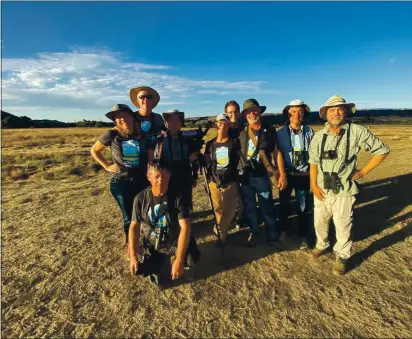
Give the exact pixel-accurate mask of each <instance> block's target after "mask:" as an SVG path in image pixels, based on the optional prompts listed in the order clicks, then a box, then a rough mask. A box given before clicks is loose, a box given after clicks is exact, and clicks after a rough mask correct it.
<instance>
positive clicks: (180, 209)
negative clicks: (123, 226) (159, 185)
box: [132, 187, 190, 245]
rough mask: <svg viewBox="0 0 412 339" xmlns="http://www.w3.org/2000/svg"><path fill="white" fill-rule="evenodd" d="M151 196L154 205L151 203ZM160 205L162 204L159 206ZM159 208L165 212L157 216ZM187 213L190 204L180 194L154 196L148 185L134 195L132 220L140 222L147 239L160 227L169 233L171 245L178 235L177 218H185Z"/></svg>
mask: <svg viewBox="0 0 412 339" xmlns="http://www.w3.org/2000/svg"><path fill="white" fill-rule="evenodd" d="M151 197H153V205H154V206H152V205H151V201H152V200H151ZM161 205H164V206H163V207H162V208H161ZM159 210H160V212H165V214H164V215H163V213H160V217H159ZM189 215H190V206H189V205H188V204H187V203H186V201H185V199H182V197H181V196H180V195H178V196H176V195H173V196H168V195H167V194H166V195H164V196H162V197H155V196H153V193H152V189H151V187H149V188H146V189H145V190H143V191H142V192H140V193H139V194H138V195H137V196H136V197H135V199H134V203H133V214H132V221H134V222H139V223H141V229H142V231H143V234H144V237H145V238H146V239H148V240H149V239H150V238H151V237H153V236H154V235H155V233H159V232H160V229H162V232H165V233H166V234H168V235H169V242H170V243H169V244H168V245H171V244H172V243H173V242H174V241H175V240H176V239H177V237H178V235H179V230H180V226H179V220H182V219H187V218H189ZM153 245H154V244H153Z"/></svg>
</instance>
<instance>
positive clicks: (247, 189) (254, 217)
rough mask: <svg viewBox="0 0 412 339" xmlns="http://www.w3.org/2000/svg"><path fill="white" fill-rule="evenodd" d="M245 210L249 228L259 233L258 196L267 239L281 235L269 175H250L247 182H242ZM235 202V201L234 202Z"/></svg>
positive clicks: (272, 239)
mask: <svg viewBox="0 0 412 339" xmlns="http://www.w3.org/2000/svg"><path fill="white" fill-rule="evenodd" d="M240 189H241V191H242V197H243V203H244V210H245V211H246V216H247V220H248V223H249V229H250V232H251V233H254V234H259V233H260V229H259V227H258V223H259V219H258V210H257V207H256V196H257V197H258V200H259V209H260V212H261V213H262V216H263V219H264V221H265V228H266V240H268V241H274V240H277V239H278V237H279V234H278V231H277V229H276V211H275V209H274V207H273V196H272V186H271V184H270V181H269V179H268V177H267V176H262V177H250V178H249V182H248V183H247V184H242V185H241V187H240ZM234 203H235V202H234Z"/></svg>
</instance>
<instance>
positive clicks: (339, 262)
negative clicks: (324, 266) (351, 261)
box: [333, 257, 347, 276]
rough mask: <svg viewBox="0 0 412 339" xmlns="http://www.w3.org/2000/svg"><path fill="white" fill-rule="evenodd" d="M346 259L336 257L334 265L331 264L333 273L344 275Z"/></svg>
mask: <svg viewBox="0 0 412 339" xmlns="http://www.w3.org/2000/svg"><path fill="white" fill-rule="evenodd" d="M346 263H347V259H342V258H340V257H336V261H335V265H333V274H335V275H339V276H340V275H344V274H345V273H346V269H347V264H346Z"/></svg>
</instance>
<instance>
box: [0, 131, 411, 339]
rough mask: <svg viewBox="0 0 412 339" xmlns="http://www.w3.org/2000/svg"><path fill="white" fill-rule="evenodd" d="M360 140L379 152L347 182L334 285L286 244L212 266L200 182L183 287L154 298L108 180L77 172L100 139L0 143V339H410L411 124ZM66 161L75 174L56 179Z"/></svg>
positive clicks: (52, 137) (27, 134)
mask: <svg viewBox="0 0 412 339" xmlns="http://www.w3.org/2000/svg"><path fill="white" fill-rule="evenodd" d="M370 128H371V130H372V131H373V132H374V133H376V134H377V135H378V136H379V137H381V138H382V139H383V141H384V142H385V143H387V144H388V145H389V146H390V147H391V149H392V153H391V154H390V156H389V157H388V158H387V159H386V160H385V161H384V162H383V163H382V164H381V166H380V167H378V168H377V169H375V170H374V171H373V172H371V173H370V174H369V175H368V176H367V177H366V178H363V179H362V180H361V181H360V182H361V184H362V191H361V193H360V194H359V195H358V200H357V203H356V212H355V213H356V215H355V224H354V239H355V244H354V255H353V257H352V259H351V270H350V272H348V273H347V274H346V275H345V276H343V277H336V276H334V275H333V274H332V265H333V255H332V253H330V254H328V255H326V256H324V257H321V258H319V259H318V260H317V261H314V260H313V259H311V258H310V256H309V255H308V253H307V252H304V251H300V250H299V249H298V241H297V239H296V237H294V236H289V237H287V239H286V240H285V243H284V248H282V249H275V248H273V247H267V246H266V245H265V244H264V239H263V238H262V239H261V241H260V243H259V244H258V246H257V247H256V248H246V247H245V246H244V245H243V240H244V237H245V234H246V230H244V229H242V230H239V231H237V230H235V229H234V230H232V234H231V239H230V240H231V244H230V245H229V246H228V248H227V250H226V254H225V260H224V261H222V260H221V259H220V251H219V250H217V249H215V248H214V244H215V241H216V238H215V236H214V235H213V234H212V215H211V212H210V208H209V205H208V200H207V198H206V194H205V193H204V190H203V187H202V185H201V182H200V183H199V185H198V187H196V189H195V191H194V205H195V210H194V212H193V215H192V227H193V232H194V234H195V235H196V238H197V240H198V242H199V247H200V250H201V251H202V260H201V262H200V263H199V266H198V269H197V277H196V280H195V281H194V282H190V283H189V282H186V281H184V280H182V281H181V283H180V284H179V285H178V286H175V287H173V288H170V289H166V290H164V291H161V292H160V291H159V290H158V289H157V288H156V287H155V286H153V285H152V284H151V283H150V282H149V281H148V280H147V279H144V278H141V277H137V278H136V277H132V276H131V275H130V273H129V271H128V263H127V261H126V256H125V248H124V247H123V235H122V224H121V214H120V211H119V208H118V206H117V205H116V203H115V201H114V199H113V197H112V196H111V195H110V192H109V190H108V175H107V174H106V173H104V172H103V171H97V170H96V171H90V166H91V165H90V164H91V160H90V155H89V152H88V150H89V148H90V146H91V145H92V144H93V142H94V140H96V137H97V136H98V135H100V134H101V133H102V132H103V130H102V129H83V130H82V129H66V130H57V131H56V130H54V131H50V130H7V131H3V133H2V167H3V169H5V168H8V169H7V171H6V169H5V170H4V171H2V216H1V217H2V234H1V246H2V247H1V249H2V251H1V254H2V257H1V268H2V271H1V278H2V279H1V282H2V294H1V302H2V305H1V317H2V328H1V334H2V337H3V338H17V337H27V338H29V337H30V338H34V337H36V338H37V337H75V338H120V337H127V338H154V337H175V338H187V337H199V338H201V337H202V338H223V337H232V338H233V337H249V338H252V337H253V338H273V337H328V338H330V337H334V338H338V337H339V338H340V337H357V338H362V337H363V338H366V337H367V338H383V337H385V338H407V337H412V321H411V319H412V285H411V281H412V250H411V247H412V237H411V235H412V224H411V221H412V193H411V192H412V171H411V163H412V148H411V143H412V126H370ZM36 140H42V141H41V142H36ZM61 154H63V155H66V156H67V158H65V156H61ZM74 154H75V155H76V156H77V158H76V159H74V160H73V159H72V158H70V156H72V155H74ZM29 158H30V159H31V160H30V161H32V163H31V164H27V163H25V162H24V161H26V160H25V159H29ZM69 158H70V159H71V160H70V161H69V160H68V161H69V162H70V164H71V165H70V166H75V167H76V168H78V170H73V168H66V169H64V163H65V159H69ZM39 159H40V160H41V161H43V160H44V159H46V160H48V161H46V160H45V161H44V163H43V162H41V165H40V160H39ZM367 159H368V155H367V154H366V153H364V152H362V153H361V155H360V160H359V164H360V165H362V164H364V163H365V162H366V160H367ZM17 163H18V164H19V166H20V167H19V168H20V169H19V171H20V172H19V173H20V174H19V173H17V174H16V173H15V174H14V175H12V174H11V173H12V170H11V169H10V166H12V167H13V166H14V165H15V164H17ZM30 166H31V167H30ZM82 166H83V167H84V168H88V169H89V170H88V171H83V170H82V168H83V167H82ZM87 166H89V167H87ZM27 169H29V170H27ZM24 171H26V172H24ZM13 173H14V172H13ZM21 173H23V174H24V173H26V174H27V175H23V176H22V175H21ZM56 173H57V174H56ZM292 222H295V220H294V219H293V220H292Z"/></svg>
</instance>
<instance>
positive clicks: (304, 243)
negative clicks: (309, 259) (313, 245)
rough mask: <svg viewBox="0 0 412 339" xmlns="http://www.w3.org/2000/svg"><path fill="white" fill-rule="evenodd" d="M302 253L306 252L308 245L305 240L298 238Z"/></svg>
mask: <svg viewBox="0 0 412 339" xmlns="http://www.w3.org/2000/svg"><path fill="white" fill-rule="evenodd" d="M299 248H300V249H301V250H302V251H306V250H308V249H309V245H308V242H307V240H306V238H300V247H299Z"/></svg>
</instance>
